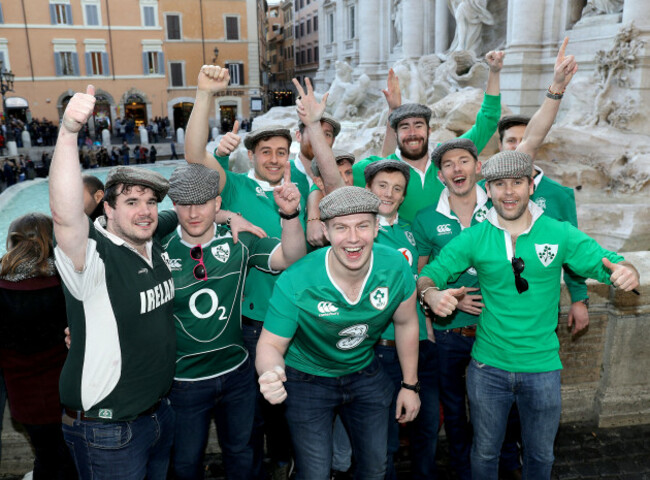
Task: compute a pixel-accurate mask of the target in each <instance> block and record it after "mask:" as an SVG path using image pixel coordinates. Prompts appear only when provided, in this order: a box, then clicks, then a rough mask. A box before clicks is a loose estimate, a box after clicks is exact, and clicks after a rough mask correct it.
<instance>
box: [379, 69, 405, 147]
mask: <svg viewBox="0 0 650 480" xmlns="http://www.w3.org/2000/svg"><path fill="white" fill-rule="evenodd" d="M381 92H382V93H383V94H384V97H386V103H388V116H389V117H390V114H391V113H393V110H395V109H396V108H397V107H399V106H400V105H401V104H402V91H401V90H400V89H399V78H397V75H395V71H394V70H393V69H392V68H391V69H390V70H388V79H387V80H386V89H385V90H382V91H381ZM396 148H397V133H396V132H395V130H393V127H392V126H391V125H390V122H389V121H388V120H386V134H385V135H384V142H383V143H382V145H381V156H382V157H387V156H389V155H392V154H393V153H395V149H396Z"/></svg>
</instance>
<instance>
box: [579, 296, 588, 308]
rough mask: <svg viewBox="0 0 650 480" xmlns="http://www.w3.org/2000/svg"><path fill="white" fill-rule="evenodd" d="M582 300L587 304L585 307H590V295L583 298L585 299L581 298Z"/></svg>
mask: <svg viewBox="0 0 650 480" xmlns="http://www.w3.org/2000/svg"><path fill="white" fill-rule="evenodd" d="M580 301H581V302H582V303H584V304H585V307H587V308H589V298H588V297H587V298H583V299H582V300H580Z"/></svg>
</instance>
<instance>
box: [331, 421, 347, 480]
mask: <svg viewBox="0 0 650 480" xmlns="http://www.w3.org/2000/svg"><path fill="white" fill-rule="evenodd" d="M351 466H352V445H350V437H349V435H348V432H347V431H346V430H345V425H343V422H342V421H341V417H340V416H339V415H337V416H336V420H334V431H333V432H332V470H336V471H338V472H347V471H348V470H350V467H351Z"/></svg>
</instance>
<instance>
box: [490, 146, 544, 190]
mask: <svg viewBox="0 0 650 480" xmlns="http://www.w3.org/2000/svg"><path fill="white" fill-rule="evenodd" d="M481 173H482V174H483V177H485V180H486V181H487V182H491V181H492V180H499V179H501V178H523V177H532V176H533V159H532V158H531V156H530V155H528V154H527V153H523V152H517V151H515V150H506V151H505V152H500V153H497V154H496V155H492V156H491V157H490V158H489V159H488V160H487V162H485V163H484V164H483V166H482V167H481Z"/></svg>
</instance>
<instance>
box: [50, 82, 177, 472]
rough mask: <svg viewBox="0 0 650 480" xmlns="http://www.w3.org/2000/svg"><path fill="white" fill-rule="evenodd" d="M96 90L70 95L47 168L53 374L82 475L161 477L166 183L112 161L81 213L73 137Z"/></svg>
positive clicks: (168, 438)
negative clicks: (63, 330) (61, 291)
mask: <svg viewBox="0 0 650 480" xmlns="http://www.w3.org/2000/svg"><path fill="white" fill-rule="evenodd" d="M94 92H95V89H94V87H93V86H91V85H90V86H88V88H87V90H86V93H85V94H83V93H77V94H75V95H74V96H73V98H72V99H71V100H70V103H69V104H68V106H67V107H66V110H65V113H64V115H63V120H62V122H61V129H60V131H59V137H58V140H57V144H56V148H55V152H54V157H53V159H52V166H51V169H50V208H51V209H52V217H53V219H54V233H55V236H56V242H57V246H56V248H55V254H56V265H57V270H58V271H59V273H60V275H61V278H62V279H63V283H64V285H65V295H66V304H67V310H68V322H69V326H70V334H71V337H72V339H73V341H72V345H71V347H70V351H69V353H68V358H67V360H66V363H65V365H64V367H63V371H62V372H61V379H60V394H61V403H62V404H63V405H64V407H65V414H64V415H63V419H62V422H63V435H64V437H65V439H66V441H67V442H68V443H69V445H70V448H71V451H72V456H73V458H74V460H75V463H76V466H77V470H78V472H79V476H80V478H82V479H91V478H144V477H145V476H146V477H147V478H151V479H164V478H166V475H167V467H168V464H169V453H170V449H171V446H172V438H173V435H172V433H173V427H174V414H173V411H172V409H171V406H170V405H169V400H168V399H167V398H166V397H165V395H166V394H167V392H168V391H169V388H170V387H171V383H172V379H173V375H174V357H175V351H176V341H175V339H176V336H175V334H174V325H173V322H172V310H173V299H174V282H173V280H172V275H171V271H170V266H169V264H168V261H167V255H166V254H165V252H163V250H162V247H161V245H160V242H159V240H158V237H157V236H160V237H162V236H164V235H166V234H168V233H170V232H171V231H173V228H174V227H175V225H176V223H177V221H176V215H175V214H174V213H173V212H163V214H161V215H158V203H159V202H160V201H162V199H163V198H164V197H165V194H166V193H167V189H168V188H169V182H168V181H167V180H166V179H165V178H164V177H162V176H161V175H160V174H158V173H156V172H153V171H150V170H146V169H142V168H136V167H115V168H114V169H112V170H111V171H110V172H109V174H108V177H107V179H106V190H105V196H104V203H105V205H104V208H105V216H102V217H99V218H98V219H97V220H96V221H95V222H94V223H91V222H90V220H89V218H88V217H87V216H86V215H85V214H84V202H83V183H82V180H81V172H80V169H79V157H78V150H77V136H78V133H79V131H80V130H81V128H82V127H83V125H84V123H85V122H86V121H87V120H88V118H89V117H90V115H92V113H93V109H94V105H95V97H94ZM154 236H156V238H154Z"/></svg>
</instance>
